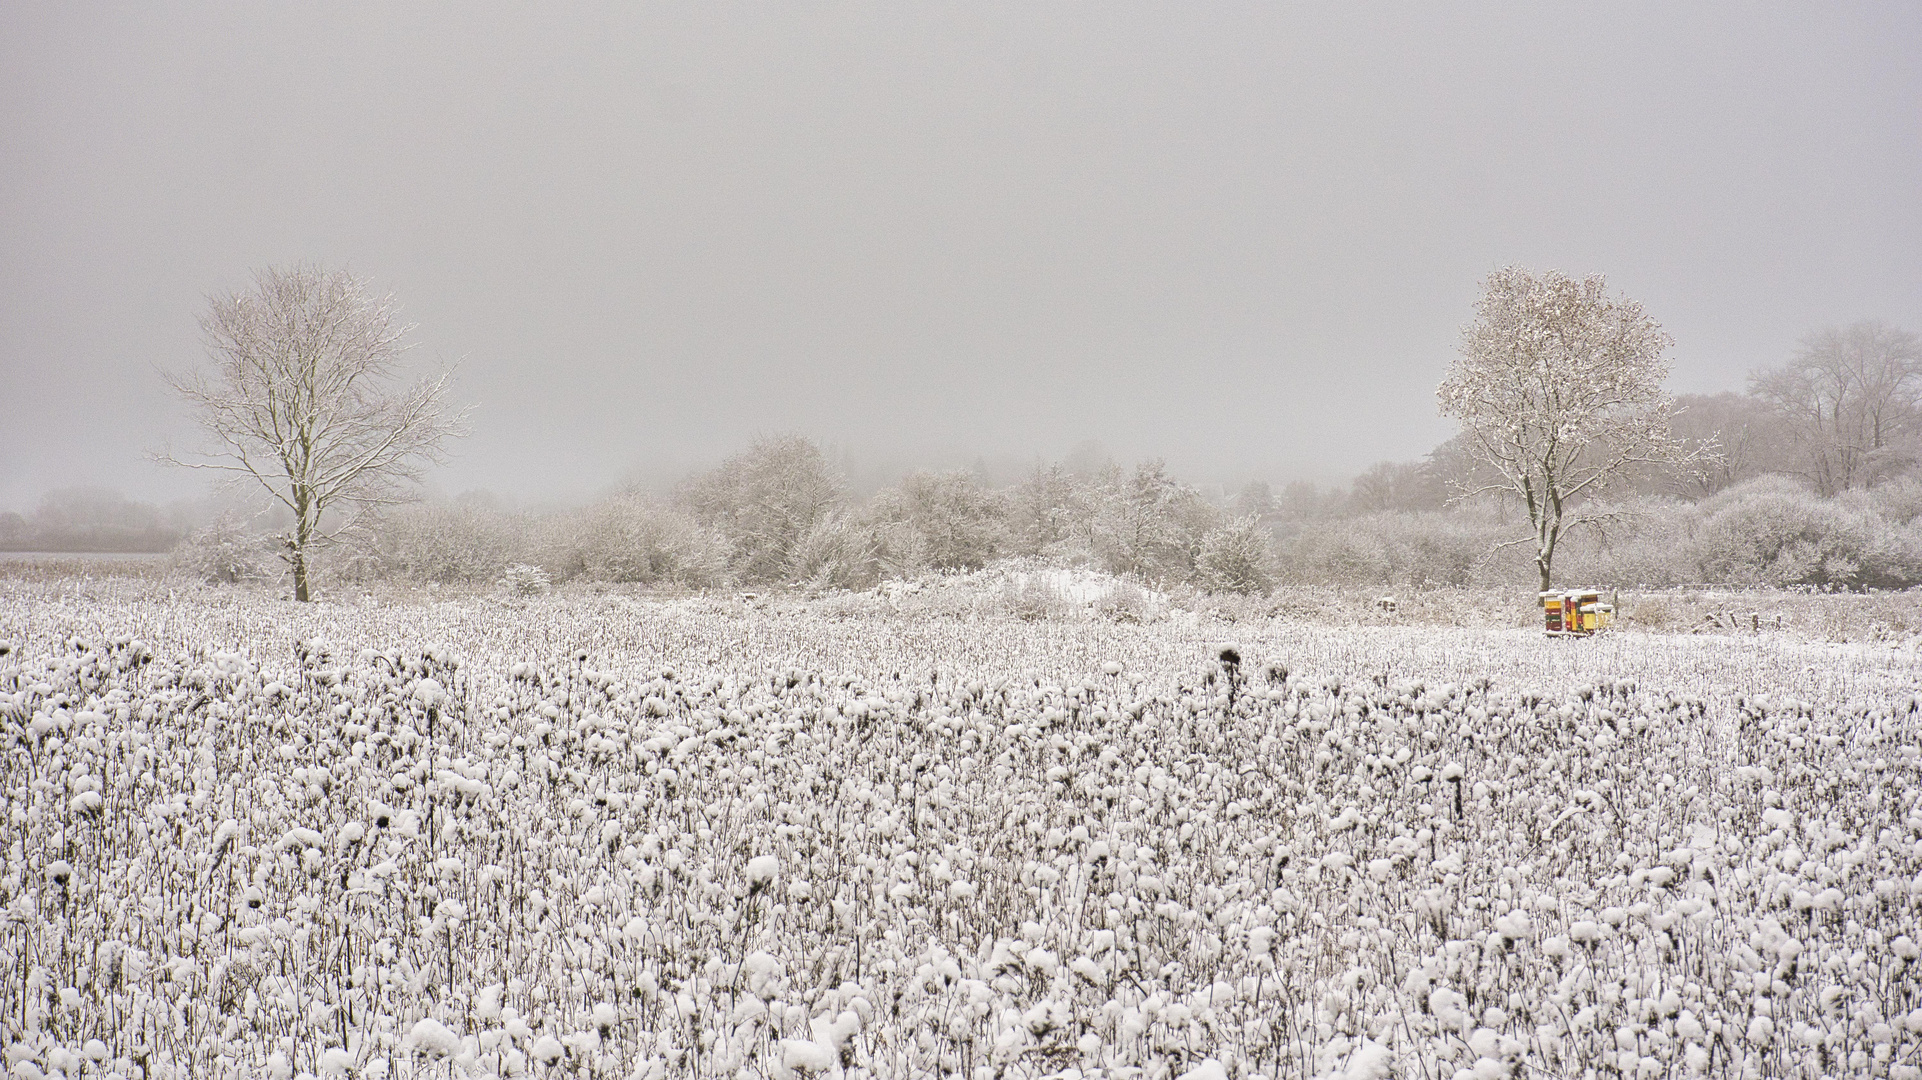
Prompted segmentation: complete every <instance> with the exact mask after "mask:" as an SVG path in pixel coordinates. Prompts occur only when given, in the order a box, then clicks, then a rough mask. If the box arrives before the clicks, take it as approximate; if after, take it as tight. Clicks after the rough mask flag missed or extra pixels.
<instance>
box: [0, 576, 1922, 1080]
mask: <svg viewBox="0 0 1922 1080" xmlns="http://www.w3.org/2000/svg"><path fill="white" fill-rule="evenodd" d="M977 584H978V583H977ZM1071 585H1073V583H1072V582H1049V588H1050V589H1051V590H1052V591H1054V592H1055V593H1058V594H1061V595H1066V596H1070V597H1072V596H1074V595H1075V594H1074V593H1073V592H1072V591H1071V589H1070V586H1071ZM996 587H999V586H996ZM1076 602H1082V601H1076ZM935 610H939V611H942V612H945V613H946V614H942V615H940V616H939V617H936V616H934V615H930V614H927V613H926V612H925V611H924V610H921V609H913V608H910V609H909V610H908V612H907V613H906V614H900V615H892V616H890V615H887V614H879V613H877V614H870V615H866V616H863V617H859V618H850V617H846V615H845V613H837V612H835V611H834V610H832V609H819V610H817V609H811V608H809V607H807V606H805V605H802V606H793V605H788V606H784V605H781V604H778V603H772V604H768V603H762V604H752V603H747V604H744V603H739V602H727V603H717V602H713V601H707V600H701V599H698V598H696V599H686V598H684V599H681V600H675V601H672V602H667V603H657V602H653V601H648V600H645V599H640V598H635V597H628V596H618V595H609V596H599V597H595V596H571V597H565V598H560V597H548V598H541V599H537V600H534V601H531V602H526V603H518V602H517V603H513V604H503V603H501V602H498V601H492V600H489V599H488V598H486V597H466V598H461V599H457V600H454V601H450V602H440V603H430V604H415V605H404V606H395V605H385V604H377V603H363V602H353V603H342V604H316V605H311V606H305V607H295V606H293V605H290V604H286V603H282V602H278V601H272V600H267V599H264V598H261V597H258V596H250V595H248V594H245V593H231V592H220V591H213V590H188V591H185V592H182V593H180V594H177V595H173V596H167V595H164V594H156V593H154V592H152V591H141V590H137V589H136V590H121V589H117V588H116V587H111V586H107V585H100V586H94V585H82V586H75V587H73V588H61V589H45V588H24V587H8V588H0V643H4V644H5V646H6V651H5V652H4V654H0V744H3V745H4V746H5V751H4V753H5V756H4V759H3V760H4V765H0V787H4V790H5V791H6V792H7V799H8V803H7V807H6V812H7V814H8V820H9V823H10V825H11V826H12V834H11V837H10V838H9V840H8V847H7V859H6V865H5V868H4V871H5V872H4V876H3V877H0V904H3V905H4V909H5V911H6V913H7V915H6V920H7V921H6V933H5V934H4V935H0V1046H4V1052H5V1054H6V1056H7V1059H6V1060H7V1067H8V1069H9V1070H10V1071H11V1073H12V1074H13V1075H18V1076H33V1075H39V1076H52V1075H56V1074H58V1075H62V1076H67V1077H74V1076H83V1075H85V1076H93V1075H100V1076H107V1075H119V1076H121V1077H128V1078H130V1077H134V1076H142V1075H144V1076H148V1077H160V1076H169V1077H189V1076H194V1077H197V1076H220V1075H242V1076H249V1075H254V1076H276V1077H279V1076H298V1075H302V1074H310V1075H314V1076H329V1075H352V1076H381V1075H386V1076H395V1077H398V1076H412V1075H420V1076H448V1075H454V1076H473V1075H532V1076H546V1075H553V1076H563V1075H565V1076H578V1075H591V1076H619V1077H626V1076H633V1075H639V1076H678V1075H693V1076H735V1075H739V1074H741V1073H742V1072H743V1071H745V1073H746V1075H750V1076H793V1077H802V1076H807V1077H815V1076H824V1075H842V1076H874V1077H883V1076H886V1077H894V1076H917V1075H926V1076H946V1075H963V1076H970V1077H973V1076H983V1077H987V1076H1044V1075H1045V1076H1080V1077H1084V1078H1085V1077H1092V1076H1113V1077H1121V1076H1128V1077H1156V1078H1175V1077H1183V1076H1187V1077H1210V1078H1227V1077H1235V1078H1241V1077H1252V1076H1267V1077H1280V1076H1356V1077H1359V1076H1368V1077H1380V1076H1391V1075H1399V1076H1412V1075H1425V1076H1430V1077H1455V1076H1461V1075H1468V1076H1496V1075H1517V1074H1519V1075H1551V1076H1562V1075H1581V1074H1582V1073H1583V1072H1584V1070H1587V1069H1591V1068H1592V1069H1595V1070H1597V1072H1598V1074H1599V1075H1630V1076H1669V1075H1675V1076H1681V1075H1689V1074H1690V1073H1692V1072H1702V1073H1706V1074H1709V1075H1725V1076H1735V1075H1749V1074H1761V1075H1784V1076H1786V1075H1797V1074H1808V1075H1842V1074H1847V1075H1863V1076H1868V1075H1877V1076H1880V1075H1886V1076H1891V1077H1914V1076H1917V1075H1918V1072H1917V1066H1918V1064H1919V1063H1922V986H1919V985H1918V981H1917V963H1918V961H1922V947H1919V946H1918V943H1917V939H1918V938H1919V937H1922V934H1918V932H1917V931H1916V930H1915V927H1916V926H1917V925H1918V924H1922V803H1919V802H1918V793H1919V792H1922V783H1919V782H1922V711H1919V710H1922V698H1918V690H1919V689H1922V666H1919V665H1918V663H1917V661H1916V658H1915V656H1914V655H1913V653H1912V652H1904V651H1902V650H1891V649H1887V648H1880V647H1872V646H1862V645H1857V646H1834V645H1819V644H1813V643H1808V642H1797V641H1794V640H1790V639H1787V638H1783V637H1779V636H1773V637H1772V636H1766V635H1760V636H1757V635H1750V636H1740V635H1729V636H1723V637H1712V636H1707V635H1704V636H1691V637H1653V636H1649V635H1642V634H1616V635H1609V636H1603V637H1598V638H1596V639H1592V640H1586V641H1548V640H1544V639H1543V638H1542V637H1541V636H1540V635H1539V634H1538V633H1534V632H1529V631H1521V630H1515V629H1502V628H1484V629H1447V628H1437V627H1406V626H1382V627H1350V628H1342V629H1331V628H1327V627H1315V626H1307V625H1300V624H1294V623H1287V622H1277V621H1274V620H1263V621H1261V622H1259V623H1251V622H1239V623H1235V624H1224V623H1218V622H1214V621H1210V620H1207V619H1205V618H1199V619H1197V620H1195V621H1194V622H1193V623H1192V624H1190V623H1184V622H1180V621H1175V620H1162V621H1159V622H1153V623H1145V624H1136V623H1116V622H1112V621H1105V620H1072V619H1070V620H1057V619H1049V618H1039V619H1029V618H1024V617H1021V616H1020V615H1019V614H1018V613H1017V614H1014V615H1006V614H995V615H992V616H983V617H978V618H967V617H961V616H959V615H957V614H955V612H957V611H962V610H965V609H957V608H954V607H952V606H946V607H942V606H937V607H936V608H935ZM1229 643H1231V644H1232V645H1233V646H1234V650H1235V652H1234V658H1235V659H1236V660H1237V661H1238V662H1233V663H1227V662H1224V656H1223V653H1222V652H1221V649H1222V646H1223V645H1224V644H1229Z"/></svg>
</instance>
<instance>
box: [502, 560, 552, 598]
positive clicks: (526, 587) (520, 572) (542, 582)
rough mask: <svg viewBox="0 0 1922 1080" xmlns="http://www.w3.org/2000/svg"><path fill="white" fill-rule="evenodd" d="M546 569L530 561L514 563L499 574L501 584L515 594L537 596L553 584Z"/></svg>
mask: <svg viewBox="0 0 1922 1080" xmlns="http://www.w3.org/2000/svg"><path fill="white" fill-rule="evenodd" d="M553 584H554V583H553V581H552V580H551V579H550V578H549V577H548V576H547V571H546V570H543V569H541V568H540V567H538V566H534V565H532V564H530V563H515V564H514V565H512V566H510V567H508V568H507V571H506V572H505V573H503V574H502V575H501V585H502V587H504V588H506V589H507V591H508V592H511V593H513V594H514V595H515V596H539V595H540V594H542V593H544V592H546V591H547V590H548V588H549V587H551V586H552V585H553Z"/></svg>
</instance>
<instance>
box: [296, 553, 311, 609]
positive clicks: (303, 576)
mask: <svg viewBox="0 0 1922 1080" xmlns="http://www.w3.org/2000/svg"><path fill="white" fill-rule="evenodd" d="M293 562H294V602H295V603H300V604H304V603H306V602H307V600H308V596H307V552H306V545H304V544H303V543H302V542H301V541H299V540H295V541H294V559H293Z"/></svg>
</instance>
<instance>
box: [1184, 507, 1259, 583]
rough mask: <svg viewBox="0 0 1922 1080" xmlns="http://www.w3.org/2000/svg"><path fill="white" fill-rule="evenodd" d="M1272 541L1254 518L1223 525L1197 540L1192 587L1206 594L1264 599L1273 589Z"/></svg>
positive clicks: (1236, 519) (1243, 518) (1238, 519)
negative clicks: (1224, 593)
mask: <svg viewBox="0 0 1922 1080" xmlns="http://www.w3.org/2000/svg"><path fill="white" fill-rule="evenodd" d="M1274 558H1275V552H1274V541H1273V538H1272V537H1271V535H1270V534H1269V532H1268V530H1267V529H1266V528H1265V527H1263V526H1262V525H1261V523H1260V521H1259V520H1257V519H1256V518H1254V517H1240V518H1235V519H1233V520H1231V521H1227V522H1224V523H1223V524H1221V525H1220V526H1218V527H1216V528H1215V529H1213V530H1211V531H1210V532H1209V533H1208V534H1207V535H1206V536H1204V537H1202V538H1201V553H1200V554H1199V555H1198V556H1197V557H1196V559H1195V584H1197V585H1199V586H1200V587H1201V588H1203V589H1206V590H1208V591H1209V592H1228V593H1248V594H1256V595H1261V596H1266V595H1267V594H1268V590H1269V589H1271V588H1273V586H1274V569H1273V566H1274Z"/></svg>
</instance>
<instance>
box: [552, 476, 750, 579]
mask: <svg viewBox="0 0 1922 1080" xmlns="http://www.w3.org/2000/svg"><path fill="white" fill-rule="evenodd" d="M555 539H556V542H555V544H554V546H555V548H556V549H557V550H553V551H551V552H550V555H549V559H548V560H546V561H545V564H546V565H548V566H549V568H550V569H557V568H556V567H555V563H559V564H560V566H559V567H558V570H559V573H558V574H557V576H560V577H567V576H571V575H570V573H569V571H570V570H576V569H577V572H578V573H579V574H581V575H582V576H584V577H586V578H587V579H588V580H590V581H609V582H632V583H636V584H641V585H679V586H684V587H689V588H705V587H709V586H715V585H720V584H723V583H725V582H726V581H727V580H728V578H727V573H728V571H727V566H728V558H729V553H730V548H729V546H728V542H727V540H726V539H725V538H724V537H722V536H721V535H720V534H719V533H718V532H716V531H714V530H712V529H709V528H706V527H705V526H702V525H700V524H699V523H697V522H695V521H694V520H693V519H692V518H691V517H689V516H688V515H687V514H686V513H683V512H682V511H681V510H679V509H677V508H674V507H669V506H663V505H661V504H660V503H657V502H654V501H653V500H651V499H646V498H642V497H640V496H638V495H616V496H614V497H612V498H609V499H604V500H602V501H601V502H598V503H595V504H594V505H593V506H590V507H588V508H587V509H586V510H583V511H581V512H580V513H579V514H577V515H574V516H573V517H571V518H570V519H569V521H568V522H567V524H566V526H565V527H564V528H563V530H562V531H561V532H560V533H559V534H558V535H557V536H556V538H555Z"/></svg>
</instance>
